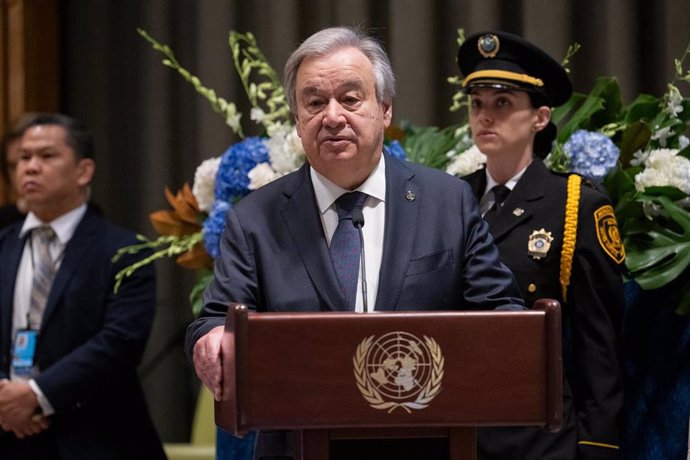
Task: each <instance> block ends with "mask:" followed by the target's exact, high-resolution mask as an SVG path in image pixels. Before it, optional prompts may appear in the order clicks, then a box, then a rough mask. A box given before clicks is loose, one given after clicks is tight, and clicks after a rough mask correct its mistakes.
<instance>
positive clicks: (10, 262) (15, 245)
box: [0, 224, 26, 374]
mask: <svg viewBox="0 0 690 460" xmlns="http://www.w3.org/2000/svg"><path fill="white" fill-rule="evenodd" d="M20 229H21V224H17V225H15V226H14V228H13V229H12V230H11V231H10V233H8V234H7V235H6V236H5V250H4V251H2V252H1V253H2V257H1V258H0V267H1V268H0V286H2V289H0V293H2V295H1V297H0V315H1V316H0V324H2V329H1V330H0V337H2V345H1V348H2V350H3V352H2V353H5V352H4V350H9V349H10V347H11V346H12V344H11V340H12V305H13V304H14V286H15V283H16V280H17V270H19V262H20V260H21V258H22V251H23V249H24V243H25V242H26V237H24V238H22V239H20V238H19V230H20ZM8 352H9V351H8ZM5 354H6V353H5ZM1 373H2V369H0V374H1Z"/></svg>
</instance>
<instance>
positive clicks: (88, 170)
mask: <svg viewBox="0 0 690 460" xmlns="http://www.w3.org/2000/svg"><path fill="white" fill-rule="evenodd" d="M95 172H96V162H95V161H94V160H93V159H91V158H82V159H80V160H79V162H78V163H77V174H78V176H77V182H78V183H79V185H80V186H82V187H83V186H86V185H89V184H90V183H91V181H92V180H93V175H94V173H95Z"/></svg>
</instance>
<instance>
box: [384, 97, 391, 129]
mask: <svg viewBox="0 0 690 460" xmlns="http://www.w3.org/2000/svg"><path fill="white" fill-rule="evenodd" d="M381 107H382V108H383V126H385V127H386V128H388V127H389V126H390V124H391V121H392V120H393V103H392V102H389V103H388V104H381Z"/></svg>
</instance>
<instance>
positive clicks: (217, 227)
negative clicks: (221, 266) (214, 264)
mask: <svg viewBox="0 0 690 460" xmlns="http://www.w3.org/2000/svg"><path fill="white" fill-rule="evenodd" d="M228 209H230V203H228V202H227V201H222V200H216V201H214V202H213V207H212V208H211V212H210V213H209V215H208V217H207V218H206V220H205V221H204V225H203V233H204V247H205V248H206V252H208V253H209V255H210V256H211V257H212V258H213V259H216V258H217V257H218V256H219V255H220V235H221V234H222V233H223V230H225V214H226V213H227V212H228Z"/></svg>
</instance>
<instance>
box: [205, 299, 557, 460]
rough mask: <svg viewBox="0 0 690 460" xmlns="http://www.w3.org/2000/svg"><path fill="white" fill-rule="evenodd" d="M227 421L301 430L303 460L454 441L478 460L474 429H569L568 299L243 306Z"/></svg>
mask: <svg viewBox="0 0 690 460" xmlns="http://www.w3.org/2000/svg"><path fill="white" fill-rule="evenodd" d="M222 354H223V400H222V401H220V402H216V407H215V420H216V424H217V425H218V426H219V427H221V428H223V429H225V430H226V431H228V432H230V433H233V434H236V435H242V434H243V433H246V432H247V431H249V430H262V429H285V430H293V431H294V433H295V437H294V439H295V440H296V442H295V446H294V448H295V454H294V458H296V459H305V460H307V459H319V460H322V459H327V458H328V457H329V442H330V440H338V439H340V440H342V439H378V438H408V437H413V438H426V437H435V438H438V437H444V438H448V442H449V452H450V458H451V459H462V460H466V459H467V460H471V459H475V458H476V453H475V451H476V449H475V427H486V426H511V425H512V426H518V425H519V426H538V427H543V428H544V429H546V430H556V429H558V428H560V424H561V418H562V362H561V318H560V306H559V304H558V302H557V301H554V300H547V299H542V300H539V301H537V302H536V304H535V306H534V309H533V310H530V311H523V312H505V311H488V312H446V311H444V312H407V313H388V312H385V313H370V314H366V315H363V314H358V313H333V312H329V313H254V312H248V311H247V309H246V307H244V306H243V305H238V304H232V305H231V306H230V309H229V311H228V316H227V320H226V332H225V336H224V339H223V344H222Z"/></svg>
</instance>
